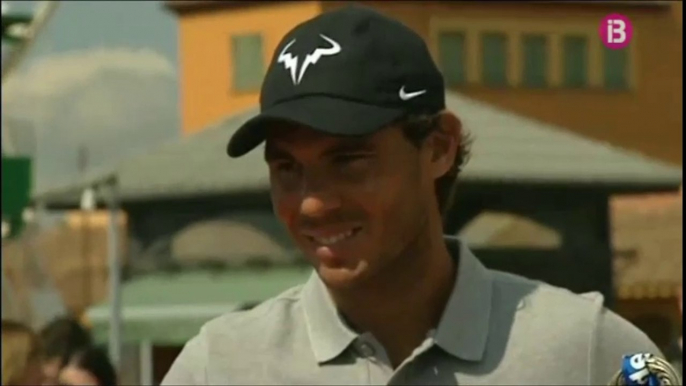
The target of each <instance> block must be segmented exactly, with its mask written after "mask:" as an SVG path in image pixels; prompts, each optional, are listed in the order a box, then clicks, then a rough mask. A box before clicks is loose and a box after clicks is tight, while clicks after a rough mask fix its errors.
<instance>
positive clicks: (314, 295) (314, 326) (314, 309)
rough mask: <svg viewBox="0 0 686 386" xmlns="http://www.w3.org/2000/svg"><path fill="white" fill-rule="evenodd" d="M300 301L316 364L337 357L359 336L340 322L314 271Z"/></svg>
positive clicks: (327, 294)
mask: <svg viewBox="0 0 686 386" xmlns="http://www.w3.org/2000/svg"><path fill="white" fill-rule="evenodd" d="M302 299H303V308H304V311H305V323H306V325H307V332H308V335H309V337H310V344H311V345H312V351H313V352H314V356H315V358H316V359H317V362H319V363H324V362H328V361H330V360H332V359H334V358H336V357H338V356H339V355H341V353H342V352H343V351H344V350H345V349H346V348H348V346H350V344H351V343H352V342H353V341H354V340H355V339H356V338H357V336H358V335H357V334H356V333H355V332H354V331H353V330H352V329H350V328H349V327H348V326H347V325H346V324H345V323H344V322H343V320H342V318H341V317H340V315H339V313H338V311H337V310H336V306H335V305H334V303H333V300H331V296H330V295H329V292H328V291H327V289H326V286H325V285H324V283H323V282H322V281H321V279H320V278H319V275H317V272H316V271H314V272H313V273H312V276H310V279H309V280H308V281H307V283H306V284H305V286H304V287H303V292H302Z"/></svg>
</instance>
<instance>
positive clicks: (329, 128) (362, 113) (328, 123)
mask: <svg viewBox="0 0 686 386" xmlns="http://www.w3.org/2000/svg"><path fill="white" fill-rule="evenodd" d="M404 113H405V111H404V110H403V109H399V108H389V107H380V106H374V105H369V104H364V103H360V102H354V101H350V100H344V99H339V98H332V97H327V96H323V95H317V96H308V97H303V98H298V99H294V100H290V101H286V102H282V103H279V104H278V105H275V106H272V107H270V108H268V109H266V110H264V111H262V112H261V113H260V114H259V115H257V116H256V117H254V118H252V119H250V120H249V121H247V122H246V123H244V124H243V126H241V127H240V128H239V129H238V130H237V131H236V132H235V133H234V134H233V136H232V137H231V139H230V140H229V144H228V146H227V149H226V152H227V153H228V154H229V156H230V157H233V158H236V157H240V156H242V155H244V154H246V153H248V152H250V151H251V150H253V149H254V148H256V147H257V146H259V145H260V144H261V143H262V142H263V141H264V140H265V138H266V135H267V128H268V127H269V124H270V123H273V122H278V121H287V122H291V123H295V124H299V125H303V126H306V127H309V128H311V129H313V130H317V131H321V132H324V133H327V134H332V135H343V136H360V135H368V134H372V133H375V132H376V131H378V130H379V129H381V128H383V127H384V126H386V125H388V124H390V123H391V122H393V121H395V120H396V119H399V118H401V117H402V116H403V115H404Z"/></svg>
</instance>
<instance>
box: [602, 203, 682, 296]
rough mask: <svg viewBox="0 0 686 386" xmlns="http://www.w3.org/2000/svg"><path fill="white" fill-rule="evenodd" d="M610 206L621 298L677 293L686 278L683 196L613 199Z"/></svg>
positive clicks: (615, 265) (615, 269) (616, 283)
mask: <svg viewBox="0 0 686 386" xmlns="http://www.w3.org/2000/svg"><path fill="white" fill-rule="evenodd" d="M611 208H612V234H613V239H614V240H613V241H614V248H615V251H616V253H615V258H614V271H615V279H614V280H615V288H616V289H617V294H618V296H619V297H620V298H623V299H644V298H671V297H676V296H677V295H678V292H677V291H678V290H680V289H681V288H682V281H683V198H682V195H681V194H655V195H641V196H629V197H621V198H615V199H613V200H612V202H611Z"/></svg>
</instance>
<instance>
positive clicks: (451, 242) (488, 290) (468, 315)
mask: <svg viewBox="0 0 686 386" xmlns="http://www.w3.org/2000/svg"><path fill="white" fill-rule="evenodd" d="M446 243H447V244H448V248H449V251H450V252H451V254H453V256H459V260H458V267H457V279H456V280H455V286H454V287H453V291H452V294H451V295H450V297H449V299H448V304H447V305H446V308H445V311H444V312H443V316H442V317H441V320H440V323H439V325H438V328H437V329H436V332H435V335H434V337H433V339H434V341H435V343H436V344H437V345H438V346H439V347H441V348H442V349H443V350H445V351H446V352H448V353H449V354H451V355H453V356H456V357H458V358H461V359H464V360H469V361H478V360H480V359H481V358H483V355H484V351H485V349H486V340H487V338H488V331H489V324H490V323H489V320H490V315H491V296H492V281H491V280H492V279H491V275H490V271H489V270H488V269H487V268H486V267H484V266H483V265H482V264H481V262H480V261H479V260H478V259H477V258H476V257H475V256H474V254H473V253H472V252H471V251H470V250H469V249H468V248H467V247H466V246H465V245H464V243H462V242H460V241H459V240H458V239H457V238H454V237H446ZM458 253H459V255H458ZM302 296H303V298H302V299H303V308H304V312H305V322H306V325H307V331H308V334H309V338H310V343H311V345H312V351H313V352H314V355H315V358H316V360H317V362H319V363H323V362H328V361H330V360H332V359H334V358H336V357H338V356H339V355H340V354H341V353H342V352H343V351H344V350H345V349H346V348H348V346H350V344H351V343H352V342H353V341H354V340H355V339H356V338H357V337H358V334H356V333H355V332H354V331H353V330H352V329H350V328H349V327H348V326H347V325H346V324H345V323H344V322H343V320H342V319H341V317H340V315H339V313H338V311H337V310H336V307H335V305H334V304H333V301H332V300H331V297H330V295H329V293H328V291H327V290H326V287H325V285H324V283H323V282H322V281H321V279H320V278H319V276H318V275H317V273H316V272H313V273H312V276H311V277H310V279H309V280H308V282H307V283H306V284H305V286H304V287H303V292H302Z"/></svg>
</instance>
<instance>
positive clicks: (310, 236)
mask: <svg viewBox="0 0 686 386" xmlns="http://www.w3.org/2000/svg"><path fill="white" fill-rule="evenodd" d="M265 158H266V160H267V163H268V164H269V170H270V179H271V194H272V202H273V205H274V209H275V212H276V214H277V216H278V217H279V219H280V220H281V221H282V222H283V223H284V224H285V225H286V227H287V228H288V230H289V232H290V234H291V236H292V238H293V239H294V240H295V242H296V244H297V245H298V247H299V248H300V249H301V250H302V251H303V252H304V253H305V255H306V256H307V258H308V259H309V260H310V262H311V263H312V264H313V265H314V267H315V268H316V269H317V271H318V273H319V275H320V277H321V278H322V280H323V281H324V282H325V283H326V284H327V285H328V286H329V287H334V288H335V287H338V288H350V287H355V286H357V285H358V284H361V283H364V282H365V281H366V280H367V279H369V278H370V277H373V276H375V275H377V274H378V273H380V272H382V271H388V269H389V267H392V266H396V268H397V266H398V265H402V259H401V258H400V256H406V255H412V253H409V254H408V253H406V252H407V250H408V249H412V248H411V246H412V245H415V244H417V243H418V240H419V239H421V237H422V236H423V234H424V233H425V228H426V224H427V218H428V217H427V216H428V215H427V213H428V211H429V210H432V207H431V206H432V205H433V206H435V205H436V201H435V195H434V190H433V184H434V178H433V176H432V174H431V172H430V171H429V169H430V168H431V166H430V164H431V156H430V155H428V154H427V151H426V150H425V149H424V148H422V149H417V147H415V146H414V145H413V144H412V143H410V142H409V141H408V140H407V139H406V138H405V137H404V135H403V133H402V131H401V129H400V128H397V127H391V128H388V129H384V130H381V131H380V132H378V133H376V134H374V135H371V136H368V137H337V136H330V135H325V134H322V133H318V132H316V131H313V130H311V129H308V128H304V127H285V126H279V127H273V128H271V130H270V131H269V135H268V138H267V144H266V150H265ZM433 210H435V209H433ZM415 257H416V256H415Z"/></svg>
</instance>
